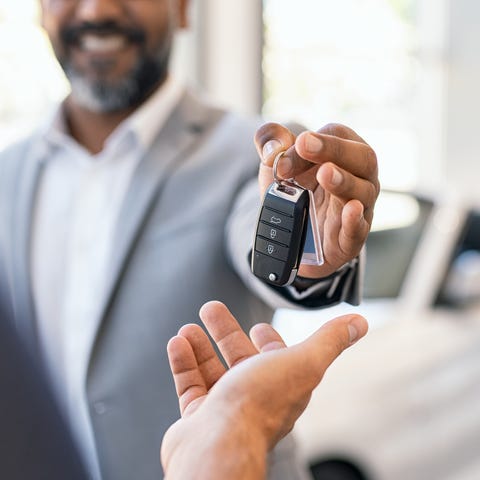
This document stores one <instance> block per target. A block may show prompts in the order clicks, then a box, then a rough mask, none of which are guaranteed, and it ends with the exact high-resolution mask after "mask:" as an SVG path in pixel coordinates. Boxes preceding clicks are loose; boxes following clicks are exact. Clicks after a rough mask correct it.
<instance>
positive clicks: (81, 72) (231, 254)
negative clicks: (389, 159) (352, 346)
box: [0, 0, 379, 480]
mask: <svg viewBox="0 0 480 480" xmlns="http://www.w3.org/2000/svg"><path fill="white" fill-rule="evenodd" d="M41 5H42V19H43V25H44V27H45V30H46V32H47V33H48V36H49V38H50V40H51V42H52V45H53V49H54V51H55V54H56V56H57V58H58V60H59V62H60V64H61V65H62V67H63V69H64V70H65V73H66V75H67V76H68V79H69V80H70V82H71V94H70V95H69V96H68V97H67V98H66V99H65V100H64V101H63V102H62V103H61V105H59V106H58V109H57V110H56V111H55V112H54V114H53V115H52V116H51V117H47V118H46V120H45V122H44V124H43V125H41V126H40V127H39V129H38V130H37V131H36V132H34V133H33V134H32V135H31V136H30V137H29V138H27V139H25V140H24V141H22V142H20V143H18V144H16V145H13V146H11V147H10V148H8V149H7V150H6V151H5V152H3V153H2V154H1V155H0V157H1V158H0V195H1V197H2V199H1V202H0V206H1V207H0V208H2V215H0V255H1V256H2V257H3V259H4V262H5V264H6V267H7V268H6V271H7V272H8V278H9V279H10V286H11V296H12V299H13V301H14V304H15V311H16V312H17V314H18V318H20V319H21V321H20V320H19V321H18V323H19V326H20V328H21V331H22V334H23V336H24V337H25V341H27V342H28V343H29V345H30V347H31V348H32V349H34V350H38V352H39V353H40V354H41V355H43V358H44V360H45V363H46V366H47V368H48V370H49V372H50V375H51V377H52V382H53V385H54V387H55V390H56V393H57V395H58V398H59V401H60V404H61V406H62V407H63V409H64V410H65V412H66V415H67V416H68V418H69V419H70V422H71V424H72V428H73V432H74V434H75V437H76V439H77V441H78V443H79V446H80V449H81V452H82V454H83V458H84V459H85V462H86V464H87V465H88V468H89V471H90V472H91V477H92V478H95V479H99V478H103V479H105V480H110V479H112V480H131V479H136V480H154V479H155V480H158V478H160V477H161V468H160V465H159V462H158V445H159V444H160V440H161V438H162V435H163V433H164V431H165V430H166V429H167V428H168V426H169V425H170V424H171V423H172V422H173V421H174V420H175V419H176V418H177V417H178V412H177V399H176V395H175V390H174V387H173V385H172V382H171V378H170V371H169V368H168V361H167V358H166V355H165V346H166V343H167V342H168V339H169V338H170V337H172V336H173V335H174V334H175V333H176V332H177V331H178V329H179V328H180V326H181V325H182V324H183V323H185V322H186V321H192V320H194V319H195V318H197V312H198V309H199V308H200V306H201V305H202V304H203V303H205V302H206V301H208V300H211V299H218V300H220V301H222V302H224V303H225V304H227V305H229V307H230V308H231V310H232V313H233V314H234V315H235V317H236V318H237V319H238V320H239V323H240V324H241V325H242V327H243V328H244V329H245V330H248V329H249V328H250V327H251V326H252V325H253V324H254V323H257V322H269V321H271V318H272V314H273V309H274V308H276V307H280V306H307V307H311V308H319V307H325V306H328V305H332V304H335V303H338V302H340V301H343V300H347V301H350V302H353V303H355V302H358V299H359V279H360V275H359V266H358V265H359V263H358V256H359V253H360V251H361V250H362V247H363V244H364V242H365V239H366V237H367V234H368V231H369V228H370V224H371V220H372V216H373V206H374V203H375V200H376V196H377V194H378V188H379V186H378V179H377V163H376V158H375V154H374V152H373V150H372V149H371V148H370V147H369V146H368V145H367V144H366V143H365V142H364V141H363V140H362V139H361V138H360V137H359V136H358V135H357V134H356V133H355V132H353V131H352V130H350V129H349V128H347V127H343V126H338V125H329V126H327V127H324V128H323V129H321V130H319V131H318V132H315V133H314V132H309V133H303V134H301V135H299V136H298V137H296V136H295V135H294V134H293V133H292V132H291V131H289V130H288V129H287V128H285V127H283V126H280V125H276V124H266V125H263V126H262V127H261V128H259V127H260V125H261V121H260V119H245V118H243V117H240V116H238V115H236V114H234V113H232V112H225V111H223V110H220V109H218V108H216V107H212V106H211V105H209V104H207V103H206V102H204V101H203V100H201V99H200V98H198V96H196V95H194V94H192V93H191V92H189V91H188V90H186V89H184V88H183V87H182V86H181V85H180V84H179V83H178V82H176V81H175V79H174V78H173V77H172V76H171V75H170V74H169V73H168V59H169V55H170V51H171V48H172V42H173V37H174V33H175V30H176V29H177V28H182V27H185V26H186V25H187V7H188V1H187V0H42V2H41ZM254 136H255V144H254V142H253V141H252V140H253V138H254ZM282 150H287V153H286V154H285V155H284V157H283V161H282V166H283V169H284V171H283V173H284V174H288V175H290V176H291V175H297V178H301V180H302V182H305V184H308V185H309V186H310V188H312V190H314V195H315V201H316V202H317V204H318V209H317V211H318V222H319V224H320V227H321V230H322V234H323V246H324V257H325V264H324V265H323V266H321V267H309V268H305V267H302V268H301V269H300V271H299V273H300V275H301V277H299V278H297V280H296V281H295V283H294V284H293V285H292V286H289V287H286V288H273V287H271V286H269V285H267V284H265V283H263V282H261V281H260V280H259V279H258V278H256V277H254V276H253V275H252V274H251V272H250V268H249V261H248V257H249V253H250V250H251V247H252V237H253V232H254V227H255V221H256V217H257V212H258V207H259V200H260V193H261V192H263V191H265V189H266V188H267V186H268V184H269V183H271V182H272V180H273V176H272V168H271V166H272V160H273V158H275V156H276V155H277V154H278V153H279V151H282ZM258 153H259V154H260V156H261V159H262V162H260V168H259V160H258ZM288 165H290V167H288V168H287V166H288ZM288 169H289V171H287V170H288ZM1 260H2V259H1V258H0V261H1ZM0 263H1V262H0ZM201 434H202V432H199V435H201ZM291 442H292V440H291V438H289V437H287V438H286V439H285V440H284V441H283V443H282V444H280V445H279V447H278V449H277V451H276V452H274V455H273V457H272V461H271V468H270V476H271V477H272V478H276V479H283V478H284V479H288V480H292V479H295V478H301V476H302V471H301V469H300V468H299V466H298V465H297V464H296V462H295V459H294V457H293V455H292V448H291Z"/></svg>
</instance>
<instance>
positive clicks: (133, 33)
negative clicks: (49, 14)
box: [60, 21, 146, 45]
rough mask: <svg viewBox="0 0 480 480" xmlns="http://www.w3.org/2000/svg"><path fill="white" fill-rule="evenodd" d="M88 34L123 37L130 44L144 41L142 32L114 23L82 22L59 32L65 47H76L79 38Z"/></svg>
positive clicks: (144, 37)
mask: <svg viewBox="0 0 480 480" xmlns="http://www.w3.org/2000/svg"><path fill="white" fill-rule="evenodd" d="M89 33H90V34H94V35H98V36H107V35H123V36H125V37H126V38H127V39H128V40H129V41H130V42H132V43H144V42H145V40H146V36H145V33H144V32H143V30H141V29H139V28H134V27H127V26H123V25H119V24H118V23H117V22H114V21H105V22H83V23H81V24H78V25H70V26H66V27H65V28H63V29H62V31H61V32H60V38H61V39H62V41H63V42H64V43H65V44H66V45H78V44H79V43H80V39H81V37H82V36H83V35H86V34H89Z"/></svg>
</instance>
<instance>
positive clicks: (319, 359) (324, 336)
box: [291, 314, 368, 383]
mask: <svg viewBox="0 0 480 480" xmlns="http://www.w3.org/2000/svg"><path fill="white" fill-rule="evenodd" d="M367 331H368V324H367V321H366V320H365V319H364V318H363V317H362V316H360V315H354V314H352V315H344V316H342V317H337V318H335V319H333V320H331V321H329V322H327V323H326V324H324V325H323V326H322V327H321V328H319V329H318V330H317V331H316V332H315V333H313V334H312V335H311V336H310V337H308V338H307V339H306V340H304V341H303V342H301V343H299V344H298V345H295V346H294V347H291V349H292V350H293V349H294V350H295V351H296V352H297V353H299V355H300V359H301V363H302V368H304V369H305V370H310V371H311V372H312V374H313V376H314V378H313V379H314V382H316V383H319V382H320V380H321V379H322V377H323V375H324V373H325V371H326V369H327V368H328V367H329V366H330V365H331V363H332V362H333V361H334V360H335V359H336V358H337V357H338V356H339V355H340V354H341V353H342V352H343V351H344V350H345V349H347V348H348V347H350V346H351V345H353V344H354V343H356V342H357V341H358V340H360V338H362V337H363V336H364V335H365V334H366V333H367Z"/></svg>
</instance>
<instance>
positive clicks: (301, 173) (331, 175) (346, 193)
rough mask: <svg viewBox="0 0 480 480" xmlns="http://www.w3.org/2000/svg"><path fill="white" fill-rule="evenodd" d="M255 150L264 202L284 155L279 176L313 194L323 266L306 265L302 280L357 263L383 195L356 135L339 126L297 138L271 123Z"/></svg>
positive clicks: (371, 157) (371, 158) (372, 161)
mask: <svg viewBox="0 0 480 480" xmlns="http://www.w3.org/2000/svg"><path fill="white" fill-rule="evenodd" d="M255 145H256V147H257V151H258V153H259V155H260V157H261V159H262V162H261V164H260V169H259V176H258V178H259V185H260V190H261V194H262V197H263V195H264V194H265V192H266V190H267V188H268V187H269V186H270V185H271V184H272V182H273V181H274V178H273V168H272V167H273V162H274V160H275V158H276V156H277V155H278V154H279V153H280V152H282V151H285V154H284V155H283V156H282V158H281V162H279V164H278V171H277V173H278V175H279V176H280V177H282V178H285V179H289V178H294V179H295V181H296V182H298V184H300V185H302V186H303V187H304V188H307V189H309V190H312V191H313V193H314V199H315V207H316V213H317V222H318V226H319V230H320V231H319V233H320V237H321V240H322V246H323V255H324V264H323V265H321V266H313V265H301V266H300V269H299V271H298V274H299V275H300V276H302V277H308V278H322V277H326V276H328V275H330V274H331V273H333V272H335V271H336V270H337V269H339V268H340V267H342V265H344V264H346V263H348V262H349V261H351V260H352V259H354V258H355V257H356V256H357V255H358V254H359V253H360V251H361V249H362V247H363V245H364V243H365V241H366V239H367V236H368V233H369V231H370V227H371V224H372V219H373V209H374V205H375V201H376V199H377V197H378V194H379V192H380V183H379V180H378V166H377V158H376V155H375V152H374V151H373V149H372V148H371V147H370V146H369V145H368V144H367V143H366V142H365V141H364V140H363V139H362V138H361V137H360V136H359V135H357V134H356V133H355V132H354V131H353V130H351V129H350V128H348V127H346V126H343V125H337V124H329V125H327V126H325V127H323V128H321V129H320V130H318V131H317V132H303V133H301V134H300V135H298V137H296V136H295V135H294V134H293V133H292V132H291V131H290V130H288V129H287V128H286V127H284V126H282V125H279V124H276V123H267V124H265V125H263V126H262V127H261V128H260V129H259V130H258V131H257V133H256V135H255Z"/></svg>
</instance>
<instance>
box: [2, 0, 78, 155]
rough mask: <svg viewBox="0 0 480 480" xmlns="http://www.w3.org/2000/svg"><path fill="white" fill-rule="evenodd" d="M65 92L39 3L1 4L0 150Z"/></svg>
mask: <svg viewBox="0 0 480 480" xmlns="http://www.w3.org/2000/svg"><path fill="white" fill-rule="evenodd" d="M67 91H68V86H67V82H66V80H65V78H64V77H63V74H62V73H61V70H60V67H59V66H58V65H57V63H56V61H55V60H54V58H53V55H52V53H51V50H50V44H49V42H48V40H47V38H46V37H45V34H44V33H43V31H42V29H41V28H40V26H39V19H38V1H37V0H21V1H20V2H17V1H12V0H0V92H1V95H2V101H1V102H0V148H2V147H3V146H4V145H6V144H7V143H9V142H10V141H12V140H14V139H16V138H18V137H19V136H21V135H22V134H23V133H25V132H26V131H27V130H29V129H30V128H32V127H33V126H34V125H35V124H36V121H37V120H38V119H39V118H40V117H41V116H44V115H45V111H46V109H48V107H49V106H50V104H51V103H52V102H53V101H54V100H56V99H59V98H62V97H63V96H64V95H65V94H66V92H67Z"/></svg>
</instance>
